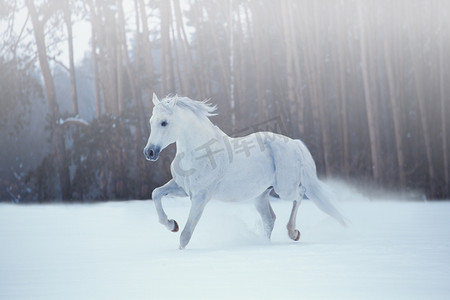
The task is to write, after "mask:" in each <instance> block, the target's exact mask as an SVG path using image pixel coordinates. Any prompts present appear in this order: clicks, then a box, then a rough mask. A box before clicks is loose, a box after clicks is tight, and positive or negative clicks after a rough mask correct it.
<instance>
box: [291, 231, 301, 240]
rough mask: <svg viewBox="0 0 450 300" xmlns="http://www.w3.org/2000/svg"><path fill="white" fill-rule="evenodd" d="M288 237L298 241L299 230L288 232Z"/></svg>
mask: <svg viewBox="0 0 450 300" xmlns="http://www.w3.org/2000/svg"><path fill="white" fill-rule="evenodd" d="M289 237H290V238H291V239H292V240H294V241H298V240H299V239H300V231H298V229H295V230H294V232H292V233H291V232H289Z"/></svg>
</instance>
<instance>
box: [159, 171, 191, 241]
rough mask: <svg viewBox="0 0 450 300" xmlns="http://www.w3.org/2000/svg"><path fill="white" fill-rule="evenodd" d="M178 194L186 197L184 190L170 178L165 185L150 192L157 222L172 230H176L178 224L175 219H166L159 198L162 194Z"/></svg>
mask: <svg viewBox="0 0 450 300" xmlns="http://www.w3.org/2000/svg"><path fill="white" fill-rule="evenodd" d="M168 195H170V196H179V197H186V196H187V194H186V192H185V191H184V190H183V189H182V188H181V187H180V186H179V185H178V184H177V183H176V182H175V180H173V179H171V180H170V181H169V182H167V183H166V184H165V185H163V186H160V187H158V188H156V189H154V190H153V192H152V199H153V202H154V203H155V207H156V212H157V213H158V217H159V222H160V223H161V224H163V225H164V226H166V227H167V229H169V230H170V231H172V232H177V231H178V224H177V222H176V221H175V220H172V219H171V220H169V219H167V215H166V212H165V211H164V209H163V207H162V204H161V199H162V197H164V196H168Z"/></svg>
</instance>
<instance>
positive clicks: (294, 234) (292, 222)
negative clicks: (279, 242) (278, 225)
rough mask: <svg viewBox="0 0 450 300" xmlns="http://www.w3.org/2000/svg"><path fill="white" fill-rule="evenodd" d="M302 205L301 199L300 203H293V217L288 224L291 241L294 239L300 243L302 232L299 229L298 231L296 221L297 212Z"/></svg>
mask: <svg viewBox="0 0 450 300" xmlns="http://www.w3.org/2000/svg"><path fill="white" fill-rule="evenodd" d="M300 203H301V199H300V200H299V201H296V200H295V201H294V202H293V206H292V211H291V216H290V217H289V222H288V223H287V226H286V227H287V230H288V235H289V237H290V238H291V239H293V240H294V241H298V240H299V239H300V231H298V229H296V228H295V227H296V225H295V224H296V221H297V211H298V207H299V206H300Z"/></svg>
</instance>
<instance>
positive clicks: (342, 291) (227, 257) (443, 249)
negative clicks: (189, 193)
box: [0, 197, 450, 299]
mask: <svg viewBox="0 0 450 300" xmlns="http://www.w3.org/2000/svg"><path fill="white" fill-rule="evenodd" d="M163 205H164V206H165V208H166V212H167V214H168V216H169V218H174V219H175V220H177V221H178V223H179V224H180V227H181V229H182V227H183V225H184V223H185V221H186V217H187V215H188V211H189V205H190V203H189V200H188V199H187V198H183V199H165V200H163ZM272 205H273V208H274V211H275V213H276V214H277V221H276V224H275V228H274V231H273V234H272V241H271V242H269V241H267V240H266V239H265V238H264V234H263V229H262V224H261V221H260V218H259V215H258V214H257V212H256V210H255V209H254V207H253V203H252V202H244V203H220V202H211V203H209V204H208V206H207V207H206V210H205V212H204V215H203V217H202V219H201V220H200V222H199V225H198V226H197V229H196V231H195V232H194V235H193V238H192V240H191V243H190V244H189V245H188V247H187V248H186V249H185V250H183V251H180V250H178V238H179V234H180V233H179V232H178V233H171V232H169V231H168V230H166V229H165V228H164V227H163V226H162V225H160V224H159V223H158V221H157V215H156V211H155V208H154V206H153V203H152V202H151V201H130V202H110V203H103V204H92V205H62V204H61V205H41V206H38V205H31V206H15V205H8V204H3V205H0V299H449V298H450V285H449V283H450V203H448V202H438V203H430V202H427V203H424V202H388V201H365V200H364V201H363V200H361V199H360V198H359V197H353V198H352V199H350V200H347V201H343V202H340V203H339V207H340V208H341V210H342V211H343V213H344V214H345V215H346V216H347V217H348V218H349V219H350V220H351V224H350V226H349V227H348V228H343V227H341V226H340V225H339V224H338V223H337V222H335V221H334V220H332V219H331V218H330V217H328V216H326V215H325V214H323V213H322V212H321V211H320V210H319V209H318V208H317V207H316V206H315V205H314V204H313V203H312V202H311V201H308V200H306V201H303V203H302V205H301V206H300V209H299V215H298V219H297V220H298V222H297V227H298V229H299V230H300V231H301V233H302V236H301V238H300V241H299V242H294V241H291V240H290V239H289V238H288V236H287V231H286V228H285V225H286V223H287V220H288V217H289V213H290V210H291V203H287V202H281V201H279V200H275V201H273V202H272Z"/></svg>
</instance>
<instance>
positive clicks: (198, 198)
mask: <svg viewBox="0 0 450 300" xmlns="http://www.w3.org/2000/svg"><path fill="white" fill-rule="evenodd" d="M209 200H210V195H209V193H206V192H201V193H198V194H196V195H193V196H191V201H192V203H191V210H190V211H189V217H188V220H187V222H186V226H185V227H184V229H183V232H182V233H181V236H180V250H182V249H184V248H185V247H186V245H187V244H188V243H189V241H190V240H191V237H192V233H193V232H194V229H195V226H197V223H198V221H199V220H200V217H201V216H202V213H203V210H204V209H205V206H206V204H207V203H208V201H209Z"/></svg>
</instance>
